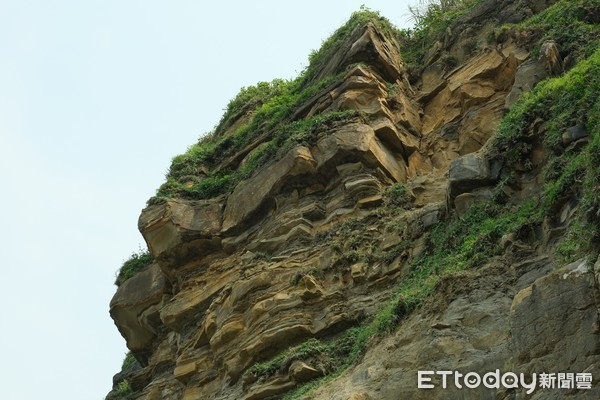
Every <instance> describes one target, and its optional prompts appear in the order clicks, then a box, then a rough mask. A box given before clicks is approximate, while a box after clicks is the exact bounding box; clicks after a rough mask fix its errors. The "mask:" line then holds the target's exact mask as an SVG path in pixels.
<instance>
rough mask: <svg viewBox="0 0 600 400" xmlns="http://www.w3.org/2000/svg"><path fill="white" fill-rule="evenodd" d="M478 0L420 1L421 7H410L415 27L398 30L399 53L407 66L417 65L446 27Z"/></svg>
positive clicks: (478, 1)
mask: <svg viewBox="0 0 600 400" xmlns="http://www.w3.org/2000/svg"><path fill="white" fill-rule="evenodd" d="M480 2H481V0H446V1H439V0H434V1H431V2H429V1H426V2H422V9H421V8H419V7H413V8H411V14H412V17H413V19H414V22H415V27H414V28H413V29H404V30H402V31H401V32H400V40H399V42H400V53H401V54H402V58H403V60H404V61H405V62H406V63H407V64H408V65H409V66H412V67H419V66H420V65H421V63H422V62H423V59H424V57H425V55H426V53H427V51H428V50H429V49H430V48H431V47H432V45H433V43H434V42H435V41H436V40H437V39H438V38H439V37H440V36H441V35H442V34H443V33H444V32H445V31H446V28H448V27H449V26H450V25H451V24H452V23H453V22H454V21H455V20H456V19H457V18H458V17H460V16H461V15H463V14H465V13H467V12H468V11H469V10H470V9H472V8H473V7H475V6H476V5H477V4H478V3H480ZM423 3H425V4H423Z"/></svg>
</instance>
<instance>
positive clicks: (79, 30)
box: [0, 0, 416, 400]
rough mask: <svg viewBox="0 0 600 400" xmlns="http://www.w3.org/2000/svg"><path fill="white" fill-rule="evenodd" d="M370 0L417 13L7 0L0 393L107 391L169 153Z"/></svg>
mask: <svg viewBox="0 0 600 400" xmlns="http://www.w3.org/2000/svg"><path fill="white" fill-rule="evenodd" d="M415 2H416V1H410V2H409V3H415ZM361 4H365V5H366V6H368V7H370V8H372V9H374V10H379V11H381V12H382V14H383V15H385V16H386V17H388V18H389V19H390V20H391V21H392V22H393V23H395V24H396V25H399V26H404V27H406V26H409V25H410V22H409V21H408V20H407V15H408V13H407V10H408V8H407V7H408V6H407V2H406V1H368V0H359V1H352V0H335V1H314V0H309V1H302V2H293V3H292V2H282V1H254V2H249V1H221V2H219V3H216V2H213V3H208V2H207V3H203V2H200V1H199V0H197V1H191V0H174V1H148V0H145V1H141V0H140V1H128V0H120V1H116V0H115V1H113V0H93V1H90V0H87V1H81V0H79V1H66V0H64V1H53V0H39V1H31V0H13V1H9V0H0V55H1V62H0V182H1V184H2V192H1V193H2V194H1V196H0V207H1V210H2V217H1V222H2V227H3V229H2V232H1V233H0V243H1V247H0V249H1V254H2V258H1V260H2V261H1V262H0V271H1V273H2V277H3V280H2V281H3V283H4V288H3V289H2V290H1V291H0V304H2V305H3V313H2V314H3V315H2V324H1V326H0V354H1V355H2V362H0V387H1V388H2V398H5V399H11V400H39V399H57V400H58V399H61V400H69V399H73V400H87V399H90V400H100V399H103V398H104V395H105V394H106V393H107V392H108V391H109V390H110V388H111V379H112V375H113V374H114V373H116V372H118V370H119V369H120V365H121V361H122V359H123V356H124V354H125V351H126V348H125V344H124V340H123V339H122V338H121V336H120V335H119V333H118V331H117V329H116V328H115V327H114V325H113V322H112V320H111V319H110V317H109V315H108V303H109V301H110V298H111V297H112V295H113V293H114V291H115V286H113V281H114V274H115V271H116V270H117V269H118V267H119V266H120V264H121V263H122V262H123V261H124V260H125V259H126V258H127V257H128V256H129V254H131V252H132V251H136V250H137V249H138V247H139V245H143V238H142V237H141V235H140V234H139V233H138V231H137V218H138V216H139V213H140V211H141V209H142V208H143V207H144V205H145V202H146V200H147V199H148V198H149V197H150V196H152V195H153V194H154V192H155V190H156V188H157V187H158V186H159V185H160V184H161V183H162V182H163V180H164V174H165V172H166V171H167V168H168V166H169V163H170V160H171V158H172V157H173V156H174V155H176V154H179V153H182V152H184V151H185V149H186V148H187V146H189V145H191V144H192V143H194V142H195V141H196V140H197V138H198V137H199V136H200V135H201V134H202V133H204V132H207V131H210V130H211V129H212V127H213V126H214V125H215V124H216V123H217V122H218V121H219V118H220V116H221V114H222V111H223V108H224V107H225V106H226V104H227V102H228V101H229V100H230V99H231V98H232V97H233V96H234V95H235V94H236V93H237V91H238V90H239V88H240V87H242V86H248V85H252V84H254V83H256V82H258V81H261V80H266V81H269V80H272V79H273V78H293V77H295V76H296V75H297V74H298V72H299V71H301V70H302V68H303V67H304V66H305V65H306V60H307V56H308V54H309V52H310V50H311V49H315V48H318V47H319V46H320V44H321V41H322V40H324V39H325V38H327V37H328V36H329V35H330V34H331V33H332V32H333V31H334V30H335V29H336V28H337V27H339V26H340V25H341V24H342V23H344V22H345V21H346V20H347V18H348V17H349V16H350V14H351V13H352V11H355V10H357V9H358V8H359V7H360V5H361Z"/></svg>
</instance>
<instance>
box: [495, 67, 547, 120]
mask: <svg viewBox="0 0 600 400" xmlns="http://www.w3.org/2000/svg"><path fill="white" fill-rule="evenodd" d="M547 77H548V72H547V71H546V68H545V67H544V64H543V63H541V62H539V61H536V60H528V61H525V62H524V63H523V64H521V65H520V66H519V68H518V69H517V72H516V74H515V82H514V84H513V85H512V88H511V89H510V93H509V94H508V96H506V99H505V101H504V108H505V109H507V110H508V109H509V108H510V107H511V106H512V105H513V104H514V103H515V101H517V98H519V96H520V95H521V94H522V93H523V92H529V91H531V90H532V89H533V88H534V87H535V85H537V83H538V82H540V81H541V80H543V79H546V78H547Z"/></svg>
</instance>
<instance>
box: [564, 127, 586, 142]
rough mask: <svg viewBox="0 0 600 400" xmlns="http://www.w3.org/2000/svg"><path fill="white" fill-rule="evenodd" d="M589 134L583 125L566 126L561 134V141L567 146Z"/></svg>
mask: <svg viewBox="0 0 600 400" xmlns="http://www.w3.org/2000/svg"><path fill="white" fill-rule="evenodd" d="M588 136H589V133H588V131H587V129H586V128H585V126H582V125H575V126H571V127H569V128H567V129H566V130H565V131H564V132H563V134H562V142H563V145H564V146H568V145H570V144H571V143H573V142H576V141H578V140H579V139H583V138H586V137H588Z"/></svg>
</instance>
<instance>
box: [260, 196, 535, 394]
mask: <svg viewBox="0 0 600 400" xmlns="http://www.w3.org/2000/svg"><path fill="white" fill-rule="evenodd" d="M541 218H542V214H541V213H540V208H539V207H538V204H537V203H536V202H535V201H533V200H531V201H527V202H525V203H523V204H521V205H520V206H509V205H499V204H497V203H494V202H492V201H489V202H485V203H480V204H477V205H475V206H473V207H472V208H471V209H470V210H469V211H468V212H467V213H466V214H465V216H464V217H463V218H456V219H452V220H443V221H441V222H439V223H438V224H437V225H436V226H435V227H434V228H433V230H432V232H431V239H430V244H429V251H428V252H427V253H425V254H424V255H422V256H420V257H417V258H415V259H414V260H412V262H411V264H410V272H409V274H408V276H407V277H406V278H405V279H404V280H403V281H402V283H401V285H400V286H399V288H398V290H397V291H396V293H395V294H394V295H393V296H392V298H391V299H390V300H389V301H388V302H386V303H385V304H384V305H383V306H382V307H381V308H380V309H379V311H378V312H377V313H376V314H375V316H374V317H373V318H372V319H371V320H370V321H369V322H368V323H366V324H363V325H361V326H359V327H354V328H351V329H348V330H347V331H346V332H344V333H343V334H342V335H340V336H339V338H337V339H335V340H332V341H330V342H322V341H319V340H317V339H309V340H308V341H307V342H305V343H303V344H302V345H300V346H297V347H295V348H293V349H290V350H287V351H285V352H283V353H282V354H280V355H278V356H276V357H274V358H273V359H271V360H269V361H266V362H264V363H259V364H255V365H254V366H252V367H251V368H250V369H249V371H251V372H252V373H255V374H256V375H257V376H265V377H268V376H271V375H273V374H275V373H276V372H277V371H280V370H281V369H282V367H283V366H284V365H287V364H286V361H289V360H290V359H307V358H310V357H314V356H315V355H319V357H321V358H325V359H328V360H331V363H330V365H333V366H334V368H331V369H330V370H328V371H327V372H328V373H327V375H326V376H324V377H322V378H320V379H317V380H315V381H312V382H308V383H307V384H305V385H302V386H300V387H298V388H296V389H295V390H293V391H291V392H289V393H288V394H286V396H284V397H283V398H284V399H285V400H293V399H298V398H300V397H301V396H303V395H305V394H307V393H309V392H311V391H312V390H314V389H316V388H317V387H319V386H320V385H321V384H323V383H324V382H326V381H328V380H331V379H333V378H335V377H337V376H339V375H340V374H342V373H343V372H344V371H345V370H346V369H347V368H348V367H350V366H351V365H353V364H354V363H356V362H357V361H358V360H359V359H360V358H361V357H362V356H363V354H364V353H365V351H366V349H367V348H368V346H369V345H370V344H371V343H372V341H373V340H374V339H375V338H377V337H380V336H383V335H386V334H389V333H390V332H392V331H393V330H394V329H396V327H397V326H398V323H399V322H400V321H401V319H402V318H404V317H405V316H407V315H408V314H410V313H411V312H412V311H413V310H415V309H416V308H417V307H418V306H419V305H420V304H421V303H422V302H423V301H424V300H425V299H426V298H427V297H428V296H431V295H432V294H433V293H434V291H435V289H436V287H437V285H438V284H439V283H440V281H441V280H442V279H443V278H444V277H446V276H451V275H453V274H456V273H458V272H460V271H464V270H467V269H470V268H477V267H479V266H481V265H483V264H484V263H485V262H486V260H488V259H489V258H490V257H492V256H494V255H497V254H500V252H501V249H500V248H499V245H498V243H499V239H500V238H501V237H502V236H503V235H504V234H506V233H508V232H514V231H517V230H519V229H520V228H521V227H523V226H526V225H529V224H539V223H540V221H541ZM351 224H352V223H351V222H350V223H346V224H345V225H351ZM340 229H344V226H342V227H341V228H340ZM340 349H341V350H340ZM334 351H336V353H335V354H332V352H334Z"/></svg>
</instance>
